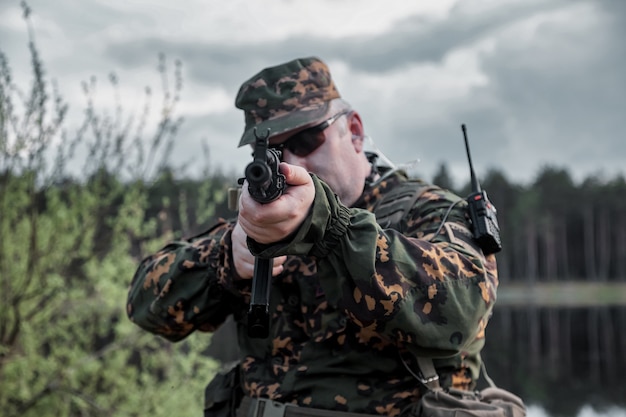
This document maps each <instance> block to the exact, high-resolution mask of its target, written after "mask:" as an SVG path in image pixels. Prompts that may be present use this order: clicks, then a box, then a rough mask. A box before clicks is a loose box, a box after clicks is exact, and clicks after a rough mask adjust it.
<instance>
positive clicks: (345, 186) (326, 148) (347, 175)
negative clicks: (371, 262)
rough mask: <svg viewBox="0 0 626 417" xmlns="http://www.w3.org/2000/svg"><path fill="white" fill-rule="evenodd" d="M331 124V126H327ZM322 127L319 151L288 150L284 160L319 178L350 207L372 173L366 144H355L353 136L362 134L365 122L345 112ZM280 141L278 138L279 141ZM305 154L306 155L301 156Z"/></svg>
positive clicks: (349, 112)
mask: <svg viewBox="0 0 626 417" xmlns="http://www.w3.org/2000/svg"><path fill="white" fill-rule="evenodd" d="M344 114H347V116H346V118H345V120H343V119H342V120H341V122H340V123H333V122H335V121H336V120H338V119H341V116H342V115H344ZM328 121H331V123H328V124H327V123H326V122H328ZM344 122H345V123H344ZM324 125H326V126H324ZM318 126H323V127H324V128H323V129H322V130H321V131H318V132H317V135H319V136H320V137H319V138H318V139H317V142H316V144H317V146H315V149H313V150H310V151H309V152H302V150H299V149H297V148H294V147H293V146H290V147H287V146H284V147H283V154H282V160H283V161H284V162H286V163H288V164H291V165H297V166H300V167H303V168H304V169H306V170H307V171H308V172H310V173H313V174H315V175H317V176H318V177H319V178H320V179H322V180H323V181H324V182H325V183H326V184H328V185H329V186H330V188H331V189H332V190H333V192H335V193H336V194H337V195H338V196H339V198H340V199H341V201H342V202H343V203H344V204H345V205H347V206H350V205H352V204H353V203H354V202H355V201H356V200H357V198H358V197H359V196H360V195H361V193H362V192H363V185H364V183H365V177H366V176H367V173H365V171H368V172H369V169H370V168H369V165H368V162H367V158H366V157H365V155H364V154H363V150H362V141H359V140H353V135H356V136H360V135H361V134H362V124H361V119H360V117H359V115H358V113H356V112H354V111H342V112H339V113H337V114H336V115H335V116H334V117H331V118H330V119H327V120H326V121H325V122H323V123H321V124H319V125H317V126H315V127H318ZM291 138H293V136H291V137H288V139H287V141H288V140H290V139H291ZM280 139H281V138H280V137H276V138H275V140H277V141H278V140H280ZM287 141H285V142H287ZM285 142H281V144H282V143H285ZM295 143H296V142H295V141H294V144H295ZM270 146H277V145H270ZM290 148H291V149H293V152H292V150H291V149H290ZM296 152H297V153H296ZM303 153H304V154H305V155H304V156H301V155H302V154H303ZM298 154H300V155H298Z"/></svg>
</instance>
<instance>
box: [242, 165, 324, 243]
mask: <svg viewBox="0 0 626 417" xmlns="http://www.w3.org/2000/svg"><path fill="white" fill-rule="evenodd" d="M280 172H281V173H282V174H283V175H285V182H286V183H287V188H286V190H285V192H284V193H283V194H282V195H281V196H280V198H278V199H277V200H274V201H272V202H271V203H267V204H261V203H258V202H256V201H255V200H254V199H253V198H252V197H250V194H249V193H248V187H247V186H246V184H247V183H244V186H243V190H242V194H241V198H240V199H239V218H238V221H237V223H238V224H239V225H241V228H242V229H243V231H244V232H245V234H246V235H247V236H249V237H251V238H252V239H254V240H255V241H257V242H259V243H265V244H267V243H273V242H278V241H280V240H282V239H285V238H286V237H288V236H289V235H291V234H292V233H294V232H295V231H296V230H298V228H299V227H300V225H301V224H302V222H303V221H304V219H305V218H306V216H307V215H308V213H309V209H310V207H311V205H312V204H313V199H314V198H315V187H314V186H313V180H312V179H311V176H310V175H309V173H308V172H307V171H306V170H305V169H304V168H302V167H298V166H295V165H289V164H287V163H285V162H281V164H280ZM246 249H247V248H246Z"/></svg>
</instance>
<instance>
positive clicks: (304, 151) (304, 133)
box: [270, 110, 350, 157]
mask: <svg viewBox="0 0 626 417" xmlns="http://www.w3.org/2000/svg"><path fill="white" fill-rule="evenodd" d="M348 113H350V110H342V111H340V112H339V113H337V114H336V115H334V116H333V117H331V118H329V119H326V120H324V121H323V122H322V123H320V124H318V125H315V126H312V127H310V128H308V129H304V130H301V131H300V132H298V133H296V134H295V135H292V136H290V137H289V138H288V139H287V140H286V141H284V142H283V143H278V144H276V145H270V147H271V148H274V149H278V150H280V151H282V150H283V149H287V150H288V151H289V152H291V153H292V154H294V155H296V156H301V157H302V156H307V155H308V154H310V153H311V152H313V151H314V150H316V149H317V148H319V147H320V146H322V144H323V143H324V142H325V141H326V136H325V135H322V134H321V133H322V132H323V131H324V130H326V129H328V127H329V126H330V125H332V124H333V123H335V122H336V121H337V120H338V119H339V118H340V117H341V116H343V115H345V114H348Z"/></svg>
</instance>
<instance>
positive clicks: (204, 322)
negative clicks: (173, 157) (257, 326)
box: [127, 221, 249, 341]
mask: <svg viewBox="0 0 626 417" xmlns="http://www.w3.org/2000/svg"><path fill="white" fill-rule="evenodd" d="M232 227H233V224H232V223H228V222H226V221H221V222H220V223H218V224H217V225H216V226H215V227H213V228H212V229H210V230H209V231H207V232H205V233H203V234H201V235H198V236H196V237H194V238H191V239H189V240H184V241H174V242H171V243H169V244H168V245H166V246H165V247H164V248H162V249H161V250H160V251H158V252H157V253H155V254H154V255H151V256H148V257H147V258H145V259H143V260H142V261H141V263H140V265H139V267H138V269H137V271H136V273H135V275H134V277H133V279H132V282H131V285H130V288H129V292H128V300H127V301H128V302H127V314H128V317H129V318H130V320H131V321H132V322H134V323H135V324H137V325H138V326H140V327H141V328H143V329H145V330H148V331H149V332H152V333H155V334H158V335H161V336H163V337H165V338H166V339H168V340H171V341H178V340H181V339H183V338H185V337H186V336H188V335H189V334H191V333H192V332H193V331H195V330H201V331H214V330H216V329H217V328H218V327H219V326H220V325H221V324H222V323H223V322H224V320H225V319H226V317H227V316H228V315H229V314H231V313H233V312H234V309H235V307H236V306H237V305H238V303H240V302H243V301H242V295H241V294H242V291H243V292H246V291H249V280H242V279H240V278H239V277H238V275H237V274H236V272H235V268H234V266H233V265H232V264H231V260H232V251H231V240H230V237H231V231H232Z"/></svg>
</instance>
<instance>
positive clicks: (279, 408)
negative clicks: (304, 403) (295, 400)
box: [248, 398, 296, 417]
mask: <svg viewBox="0 0 626 417" xmlns="http://www.w3.org/2000/svg"><path fill="white" fill-rule="evenodd" d="M254 400H255V401H254V407H253V408H252V409H251V410H252V413H251V414H250V413H249V414H248V416H249V417H284V416H285V411H286V409H287V407H295V406H296V405H295V404H289V403H286V404H285V403H281V402H278V401H272V400H269V399H267V398H255V399H254Z"/></svg>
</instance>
